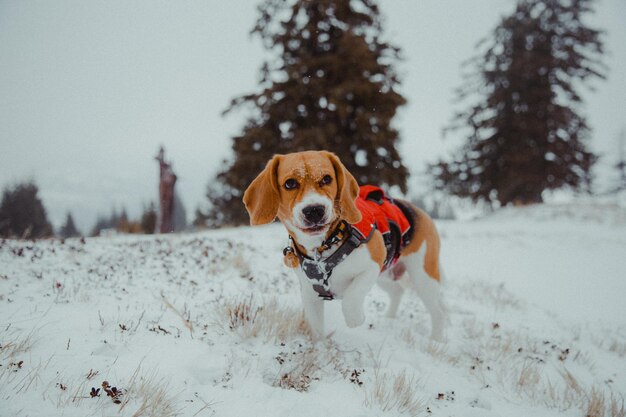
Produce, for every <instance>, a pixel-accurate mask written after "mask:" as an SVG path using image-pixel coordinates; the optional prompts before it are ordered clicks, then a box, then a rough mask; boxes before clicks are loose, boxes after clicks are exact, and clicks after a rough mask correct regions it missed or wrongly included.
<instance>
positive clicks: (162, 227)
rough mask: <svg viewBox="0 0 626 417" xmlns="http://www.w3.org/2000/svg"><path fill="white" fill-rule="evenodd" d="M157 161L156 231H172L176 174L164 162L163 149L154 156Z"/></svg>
mask: <svg viewBox="0 0 626 417" xmlns="http://www.w3.org/2000/svg"><path fill="white" fill-rule="evenodd" d="M155 159H156V160H157V161H158V162H159V215H158V216H157V223H156V230H155V232H156V233H170V232H173V231H174V185H175V184H176V174H174V171H173V170H172V166H171V165H170V164H169V163H167V162H165V151H164V149H163V147H162V146H161V148H160V149H159V154H158V155H157V156H156V157H155Z"/></svg>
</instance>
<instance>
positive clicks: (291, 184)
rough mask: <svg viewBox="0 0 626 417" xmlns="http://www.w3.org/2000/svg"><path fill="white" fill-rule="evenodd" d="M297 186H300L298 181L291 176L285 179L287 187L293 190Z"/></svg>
mask: <svg viewBox="0 0 626 417" xmlns="http://www.w3.org/2000/svg"><path fill="white" fill-rule="evenodd" d="M295 188H298V181H296V180H294V179H293V178H289V179H288V180H287V181H285V189H287V190H293V189H295Z"/></svg>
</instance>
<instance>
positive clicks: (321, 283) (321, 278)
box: [283, 221, 374, 301]
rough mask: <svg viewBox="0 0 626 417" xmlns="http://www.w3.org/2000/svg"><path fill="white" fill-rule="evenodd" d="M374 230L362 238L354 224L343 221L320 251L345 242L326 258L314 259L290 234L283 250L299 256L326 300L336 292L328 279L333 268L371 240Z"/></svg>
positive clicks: (310, 277)
mask: <svg viewBox="0 0 626 417" xmlns="http://www.w3.org/2000/svg"><path fill="white" fill-rule="evenodd" d="M373 232H374V229H372V233H370V235H369V236H367V238H365V239H362V238H360V234H358V233H353V231H352V226H351V225H349V224H348V223H347V222H345V221H344V222H341V223H340V224H339V225H338V226H337V228H336V229H335V230H334V231H333V233H332V234H331V235H330V237H329V238H328V239H326V240H325V241H324V242H323V243H322V245H321V246H320V248H318V251H319V252H323V251H325V250H328V249H330V247H332V246H333V245H334V244H336V243H338V242H340V241H342V240H343V243H342V244H341V246H339V248H337V250H336V251H335V252H333V254H332V255H330V256H329V257H327V258H325V259H317V260H316V259H313V258H311V257H309V256H307V255H305V254H303V253H302V252H300V250H299V249H298V247H297V245H296V244H295V242H294V240H293V238H292V237H291V236H289V241H290V242H291V244H290V245H289V246H287V247H286V248H285V249H284V250H283V254H285V255H286V254H287V253H293V254H295V255H296V256H297V257H298V260H299V261H300V267H301V268H302V271H303V272H304V274H305V275H306V276H307V277H308V278H309V280H310V281H311V284H312V285H313V290H314V291H315V292H316V293H317V294H318V295H319V297H320V298H322V299H323V300H325V301H328V300H333V299H334V298H335V296H334V294H333V293H332V292H331V291H330V285H329V284H328V279H329V278H330V276H331V275H332V273H333V269H334V268H335V267H336V266H337V265H339V264H340V263H341V262H342V261H343V260H344V259H345V258H347V257H348V255H350V254H351V253H352V252H353V251H354V250H355V249H356V248H358V247H359V246H361V244H362V243H365V242H367V241H368V240H370V238H371V237H372V235H373Z"/></svg>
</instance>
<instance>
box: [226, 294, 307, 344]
mask: <svg viewBox="0 0 626 417" xmlns="http://www.w3.org/2000/svg"><path fill="white" fill-rule="evenodd" d="M217 308H218V310H217V317H216V324H217V325H218V326H219V327H221V328H223V329H228V330H229V331H232V332H235V333H237V334H239V335H240V336H241V337H242V338H244V339H248V338H262V339H263V340H266V341H284V340H288V339H293V338H295V337H301V336H306V337H308V336H309V330H308V326H307V325H306V322H305V321H304V316H303V314H302V312H301V311H300V310H299V309H296V308H290V307H282V306H279V304H278V302H277V301H276V299H271V300H270V301H269V302H267V303H264V304H263V305H258V304H257V303H256V301H255V300H254V298H253V297H252V296H250V297H248V298H247V299H245V300H240V301H226V302H225V303H223V304H220V305H218V306H217Z"/></svg>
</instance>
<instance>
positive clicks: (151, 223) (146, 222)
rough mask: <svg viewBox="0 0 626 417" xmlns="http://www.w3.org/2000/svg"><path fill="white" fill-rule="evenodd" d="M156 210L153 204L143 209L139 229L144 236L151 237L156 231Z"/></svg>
mask: <svg viewBox="0 0 626 417" xmlns="http://www.w3.org/2000/svg"><path fill="white" fill-rule="evenodd" d="M156 221H157V210H156V206H155V205H154V203H153V202H151V203H150V205H149V206H148V207H147V208H146V209H144V211H143V214H142V215H141V229H142V230H143V232H144V233H145V234H148V235H151V234H153V233H154V232H155V231H156Z"/></svg>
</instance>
